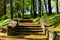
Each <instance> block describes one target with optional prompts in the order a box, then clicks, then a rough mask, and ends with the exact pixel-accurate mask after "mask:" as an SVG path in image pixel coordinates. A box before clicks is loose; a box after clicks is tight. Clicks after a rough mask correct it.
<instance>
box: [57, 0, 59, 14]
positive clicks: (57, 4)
mask: <svg viewBox="0 0 60 40" xmlns="http://www.w3.org/2000/svg"><path fill="white" fill-rule="evenodd" d="M56 12H57V13H58V12H59V9H58V0H56Z"/></svg>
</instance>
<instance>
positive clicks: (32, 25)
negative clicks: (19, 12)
mask: <svg viewBox="0 0 60 40" xmlns="http://www.w3.org/2000/svg"><path fill="white" fill-rule="evenodd" d="M18 25H19V26H22V27H23V26H31V27H40V25H38V24H36V23H18Z"/></svg>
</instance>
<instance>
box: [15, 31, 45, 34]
mask: <svg viewBox="0 0 60 40" xmlns="http://www.w3.org/2000/svg"><path fill="white" fill-rule="evenodd" d="M15 34H16V35H45V33H44V32H15Z"/></svg>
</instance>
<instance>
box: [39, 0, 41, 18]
mask: <svg viewBox="0 0 60 40" xmlns="http://www.w3.org/2000/svg"><path fill="white" fill-rule="evenodd" d="M39 17H41V0H39Z"/></svg>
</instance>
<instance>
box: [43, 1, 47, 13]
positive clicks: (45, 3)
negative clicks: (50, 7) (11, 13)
mask: <svg viewBox="0 0 60 40" xmlns="http://www.w3.org/2000/svg"><path fill="white" fill-rule="evenodd" d="M44 4H45V9H46V13H47V4H46V0H44Z"/></svg>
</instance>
